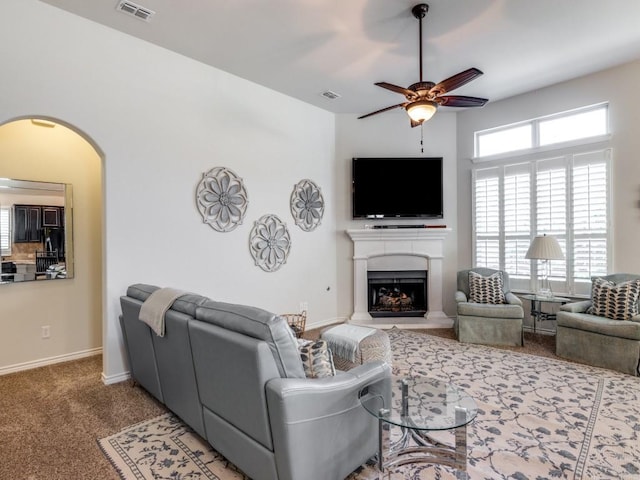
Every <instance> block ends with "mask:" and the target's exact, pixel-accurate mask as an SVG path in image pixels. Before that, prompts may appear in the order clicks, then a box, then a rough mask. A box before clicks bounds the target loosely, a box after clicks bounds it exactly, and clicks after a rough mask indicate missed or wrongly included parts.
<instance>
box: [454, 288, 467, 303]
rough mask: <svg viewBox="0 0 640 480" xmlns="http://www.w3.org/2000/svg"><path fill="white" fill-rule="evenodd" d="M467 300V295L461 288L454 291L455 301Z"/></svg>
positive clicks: (462, 301)
mask: <svg viewBox="0 0 640 480" xmlns="http://www.w3.org/2000/svg"><path fill="white" fill-rule="evenodd" d="M466 301H467V296H466V295H465V293H464V292H463V291H461V290H458V291H457V292H456V303H464V302H466Z"/></svg>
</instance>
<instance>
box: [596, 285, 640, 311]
mask: <svg viewBox="0 0 640 480" xmlns="http://www.w3.org/2000/svg"><path fill="white" fill-rule="evenodd" d="M638 296H640V280H630V281H627V282H623V283H620V284H617V285H616V284H615V283H613V282H610V281H608V280H605V279H603V278H594V279H593V283H592V286H591V308H589V310H588V311H587V313H590V314H592V315H597V316H599V317H606V318H611V319H614V320H628V319H630V318H631V317H633V316H634V315H637V314H638Z"/></svg>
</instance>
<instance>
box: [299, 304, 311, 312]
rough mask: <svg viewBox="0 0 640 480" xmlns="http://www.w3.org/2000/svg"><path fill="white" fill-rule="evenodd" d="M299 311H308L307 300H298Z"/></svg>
mask: <svg viewBox="0 0 640 480" xmlns="http://www.w3.org/2000/svg"><path fill="white" fill-rule="evenodd" d="M300 311H301V312H307V311H309V303H308V302H300Z"/></svg>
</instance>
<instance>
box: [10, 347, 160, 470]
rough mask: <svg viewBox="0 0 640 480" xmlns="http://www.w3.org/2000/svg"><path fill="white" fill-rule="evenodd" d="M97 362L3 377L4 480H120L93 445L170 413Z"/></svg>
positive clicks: (54, 366)
mask: <svg viewBox="0 0 640 480" xmlns="http://www.w3.org/2000/svg"><path fill="white" fill-rule="evenodd" d="M101 371H102V357H101V356H95V357H91V358H86V359H83V360H78V361H74V362H67V363H61V364H58V365H53V366H49V367H42V368H37V369H33V370H28V371H25V372H20V373H13V374H10V375H3V376H0V479H2V480H117V479H118V478H120V477H119V476H118V474H117V473H116V471H115V470H114V469H113V467H112V466H111V464H110V463H109V462H108V461H107V459H106V458H105V457H104V455H102V453H101V452H100V449H99V447H98V445H97V443H96V439H98V438H101V437H104V436H107V435H109V434H111V433H113V432H117V431H118V430H120V429H122V428H124V427H126V426H127V425H131V424H133V423H136V422H140V421H142V420H146V419H149V418H152V417H155V416H157V415H159V414H161V413H164V412H166V409H165V408H164V407H163V406H162V405H160V404H159V403H157V402H156V401H155V400H154V399H152V397H151V396H149V395H148V394H147V393H146V392H144V391H143V390H142V389H140V388H133V387H131V385H130V383H129V382H123V383H119V384H117V385H109V386H106V385H104V384H103V383H102V381H101V378H100V372H101Z"/></svg>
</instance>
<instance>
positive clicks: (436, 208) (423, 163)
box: [351, 157, 443, 218]
mask: <svg viewBox="0 0 640 480" xmlns="http://www.w3.org/2000/svg"><path fill="white" fill-rule="evenodd" d="M351 172H352V176H351V180H352V205H353V218H442V217H443V208H442V157H438V158H424V157H423V158H354V159H353V160H352V169H351Z"/></svg>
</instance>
